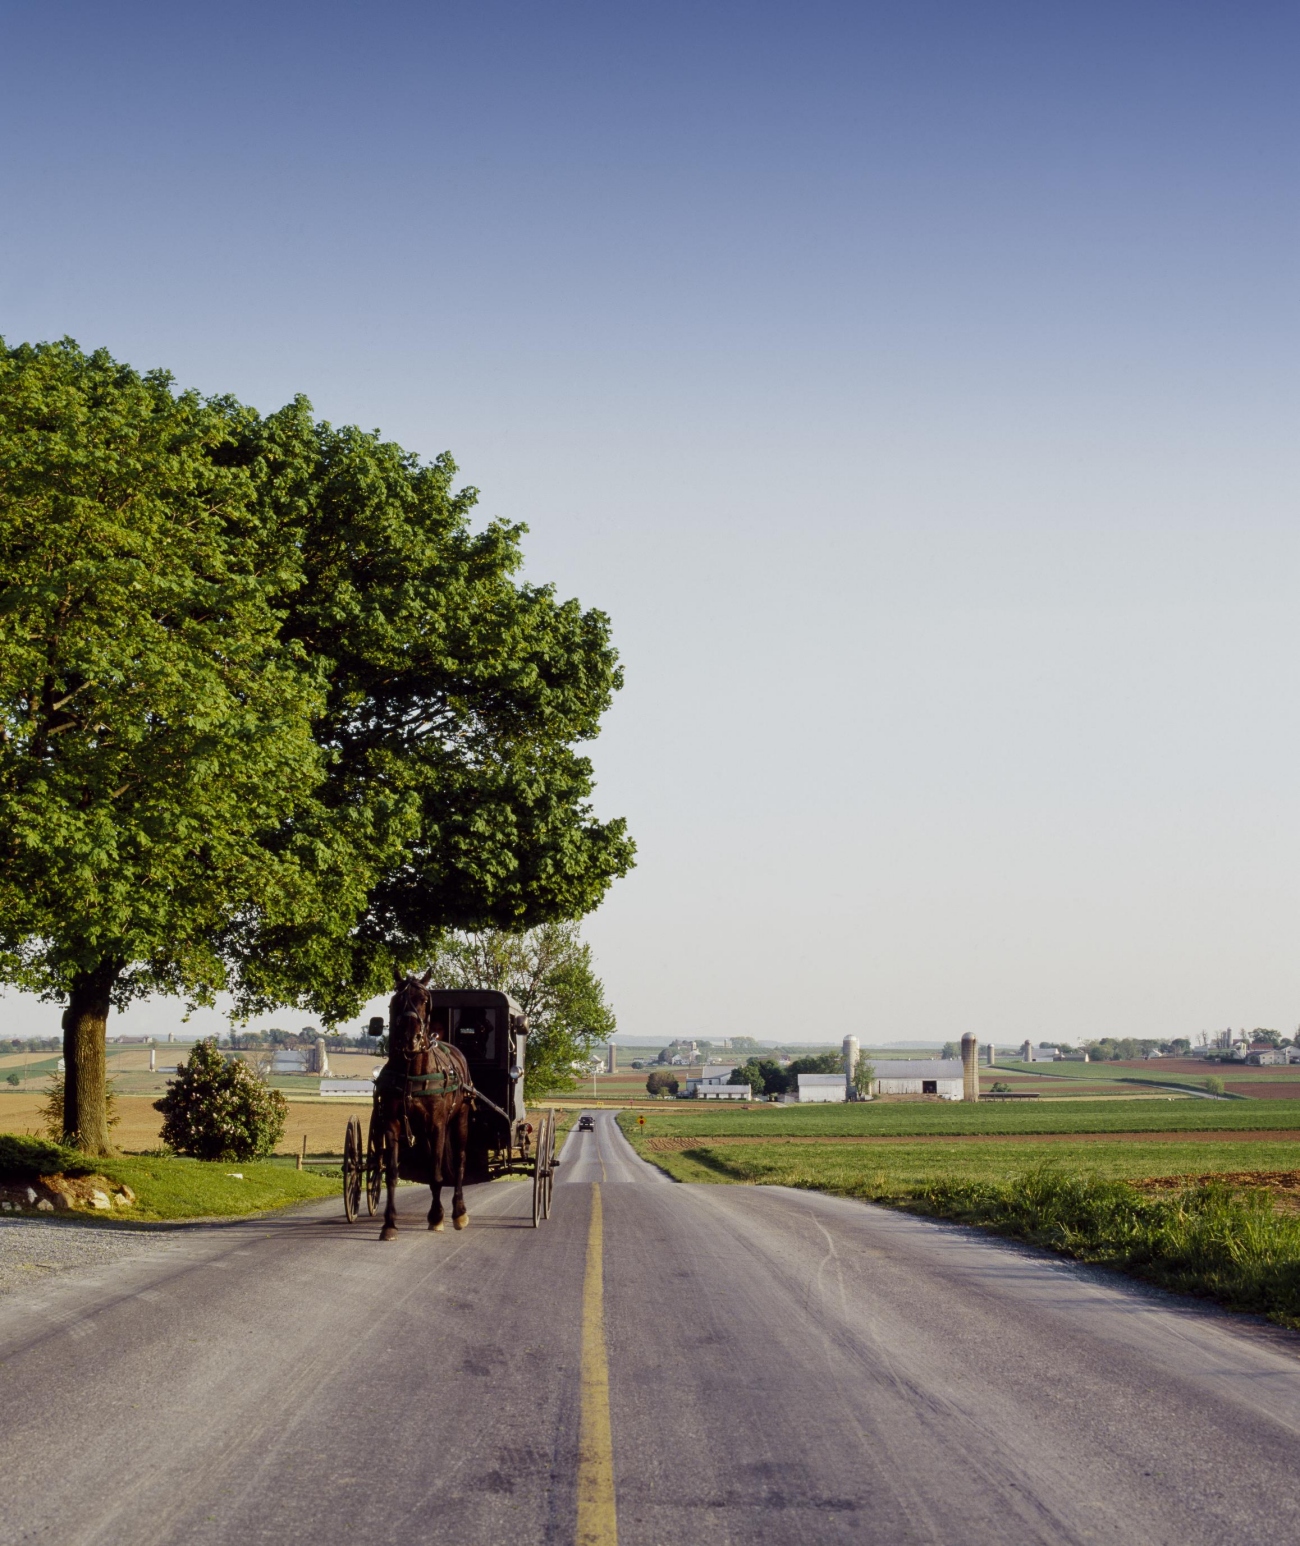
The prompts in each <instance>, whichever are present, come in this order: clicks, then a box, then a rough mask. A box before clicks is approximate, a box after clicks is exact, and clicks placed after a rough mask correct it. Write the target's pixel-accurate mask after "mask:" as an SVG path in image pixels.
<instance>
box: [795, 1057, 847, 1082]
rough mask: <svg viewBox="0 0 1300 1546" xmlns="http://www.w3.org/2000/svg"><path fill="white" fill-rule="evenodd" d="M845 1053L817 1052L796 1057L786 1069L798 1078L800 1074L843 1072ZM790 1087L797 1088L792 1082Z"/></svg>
mask: <svg viewBox="0 0 1300 1546" xmlns="http://www.w3.org/2000/svg"><path fill="white" fill-rule="evenodd" d="M843 1072H844V1055H843V1054H842V1053H840V1052H817V1053H813V1054H812V1055H811V1056H809V1057H801V1058H795V1059H793V1061H792V1062H791V1063H790V1065H789V1066H788V1067H787V1069H786V1073H787V1075H790V1076H792V1077H793V1078H794V1079H797V1078H798V1076H799V1075H800V1074H842V1073H843ZM789 1088H791V1089H794V1088H796V1085H795V1084H793V1083H792V1084H791V1085H790V1086H789Z"/></svg>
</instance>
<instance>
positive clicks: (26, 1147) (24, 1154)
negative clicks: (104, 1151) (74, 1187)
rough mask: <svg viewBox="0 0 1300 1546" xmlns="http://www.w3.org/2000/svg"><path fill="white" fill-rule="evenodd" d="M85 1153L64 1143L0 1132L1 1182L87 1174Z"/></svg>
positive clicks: (87, 1167)
mask: <svg viewBox="0 0 1300 1546" xmlns="http://www.w3.org/2000/svg"><path fill="white" fill-rule="evenodd" d="M84 1161H85V1156H84V1155H81V1154H78V1153H77V1151H76V1150H75V1149H67V1148H64V1147H63V1145H62V1144H58V1143H49V1142H47V1141H46V1140H45V1139H44V1138H29V1137H23V1136H20V1135H19V1134H18V1133H0V1181H31V1180H33V1179H34V1178H35V1177H37V1176H53V1175H65V1176H77V1175H86V1174H87V1173H88V1172H89V1169H90V1167H89V1166H88V1165H86V1164H85V1163H84Z"/></svg>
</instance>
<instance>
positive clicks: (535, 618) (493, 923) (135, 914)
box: [0, 340, 633, 1141]
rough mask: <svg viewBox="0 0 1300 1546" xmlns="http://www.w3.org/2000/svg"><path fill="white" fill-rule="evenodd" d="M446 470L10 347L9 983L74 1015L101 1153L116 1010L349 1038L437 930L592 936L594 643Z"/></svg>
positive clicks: (2, 753)
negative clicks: (217, 1018)
mask: <svg viewBox="0 0 1300 1546" xmlns="http://www.w3.org/2000/svg"><path fill="white" fill-rule="evenodd" d="M455 472H456V469H455V465H454V463H453V462H452V461H451V459H450V458H449V457H441V458H439V459H438V460H437V461H436V462H434V463H433V464H431V465H421V464H420V462H419V461H418V459H417V458H415V457H414V456H412V455H410V454H409V453H407V452H405V451H403V450H402V449H401V448H400V447H398V446H395V445H393V444H391V443H388V442H385V441H383V440H381V439H380V438H379V436H378V435H377V434H365V433H363V432H361V431H360V430H357V429H351V428H344V429H335V428H333V427H332V426H330V425H328V424H324V423H320V422H317V421H316V420H315V419H314V418H313V416H312V413H311V409H310V405H309V404H308V403H307V402H306V401H305V400H303V399H301V398H300V399H297V400H295V401H294V402H293V403H291V404H290V405H289V406H288V407H286V408H284V409H283V410H281V411H280V412H278V413H274V414H271V415H269V416H268V417H265V418H263V417H260V416H259V415H258V414H257V413H255V412H254V411H252V410H251V409H248V408H246V407H243V406H242V405H240V404H239V403H237V402H235V401H234V400H233V399H231V398H214V399H207V400H204V399H201V398H200V397H199V396H198V395H196V394H195V393H193V392H184V393H179V394H178V393H176V392H175V391H174V390H173V384H172V381H171V378H170V377H168V376H167V375H166V374H165V373H164V372H152V373H150V374H148V375H144V376H141V375H139V374H137V373H136V372H134V371H132V370H130V369H129V368H127V367H125V366H122V365H119V364H118V363H117V362H116V361H114V360H113V359H111V358H110V357H109V356H108V355H107V354H106V353H104V352H103V351H100V352H97V353H95V354H91V355H86V354H83V353H82V352H81V351H80V350H79V349H78V348H77V347H76V345H75V344H74V343H72V342H71V341H68V340H65V341H64V342H62V343H59V344H53V345H39V346H29V345H20V346H18V347H16V348H8V347H6V346H5V345H3V343H0V981H5V982H9V983H13V984H15V985H17V986H19V987H22V988H25V989H30V990H35V991H38V992H41V993H44V994H46V995H48V996H50V997H52V998H56V999H69V998H70V999H71V1002H72V1004H73V1006H74V1007H75V1014H74V1015H73V1016H72V1020H73V1022H74V1024H73V1025H70V1026H69V1027H68V1030H69V1035H70V1036H71V1037H72V1038H73V1040H72V1042H71V1043H70V1046H71V1047H72V1049H73V1050H72V1054H71V1055H72V1061H71V1062H70V1063H69V1074H70V1078H71V1079H72V1081H73V1082H72V1083H70V1085H69V1109H70V1110H71V1111H74V1112H78V1113H80V1114H81V1116H82V1117H83V1119H84V1120H85V1121H87V1122H90V1123H91V1124H92V1125H96V1126H98V1127H99V1128H100V1129H102V1122H97V1121H96V1113H95V1112H94V1111H93V1110H90V1109H89V1106H88V1108H87V1109H86V1111H84V1112H82V1110H81V1101H82V1095H83V1091H84V1092H85V1098H86V1100H87V1102H89V1105H91V1106H93V1104H94V1103H95V1101H96V1100H97V1099H98V1095H97V1093H96V1092H97V1090H98V1083H97V1077H98V1076H97V1074H96V1073H95V1071H94V1070H92V1069H90V1068H89V1065H88V1064H87V1066H86V1067H84V1068H83V1061H84V1060H88V1059H91V1058H92V1053H93V1056H95V1057H97V1058H98V1059H99V1060H100V1061H101V1062H102V1041H103V1029H102V1026H103V1016H104V1014H105V1013H106V1012H107V1007H108V1005H109V1004H110V1003H111V1004H113V1005H116V1006H118V1007H121V1006H123V1005H125V1004H126V1003H127V1002H129V1001H130V1000H131V999H133V998H135V997H138V996H140V995H144V994H148V993H151V992H154V991H162V992H168V993H177V994H183V995H185V996H187V997H188V998H189V999H190V1000H191V1001H192V1002H197V1003H210V1002H212V1001H213V999H214V997H215V995H216V994H217V993H218V992H219V991H222V990H226V991H229V992H230V993H231V994H232V995H233V997H234V1001H235V1004H236V1008H237V1010H238V1012H240V1013H241V1014H242V1013H248V1012H252V1011H260V1010H268V1009H270V1008H272V1007H274V1006H276V1005H291V1004H292V1005H299V1006H301V1007H304V1008H307V1009H310V1010H312V1011H314V1012H316V1013H318V1014H319V1015H320V1016H321V1017H322V1018H323V1019H324V1020H325V1021H326V1022H327V1023H331V1024H333V1023H337V1022H338V1021H340V1020H342V1019H344V1018H346V1017H348V1016H349V1015H352V1014H354V1013H355V1012H356V1011H357V1009H358V1007H359V1006H360V1004H361V1003H362V1002H364V1001H365V1000H366V999H367V998H369V997H372V996H373V995H374V994H376V993H377V992H379V991H382V990H383V989H384V988H385V987H386V986H387V985H388V983H389V982H390V981H391V970H392V968H393V966H394V965H397V966H401V967H407V966H410V965H413V964H416V963H418V962H422V961H423V960H424V959H426V958H427V957H428V955H430V954H431V953H432V952H433V951H434V949H435V947H436V946H437V943H438V941H439V938H440V937H441V935H442V934H443V933H444V932H445V931H446V930H447V929H449V928H474V929H481V928H488V927H492V928H504V929H509V930H512V931H516V932H518V931H523V930H527V929H530V928H533V927H536V926H538V925H540V924H542V923H547V922H554V921H558V920H562V919H567V918H575V917H578V916H580V915H581V914H583V913H585V912H586V911H588V910H590V909H591V908H592V907H594V906H595V905H596V904H597V902H598V901H599V900H600V898H601V897H602V896H603V894H604V892H605V890H606V889H607V887H608V886H609V884H610V883H611V881H612V880H613V879H614V878H615V877H616V876H619V875H621V874H623V873H625V872H626V871H627V870H628V868H629V867H630V866H631V863H632V854H633V848H632V844H631V842H630V840H629V839H628V837H627V835H626V832H625V830H624V825H623V823H622V822H620V821H612V822H606V823H602V822H599V821H597V820H595V819H594V817H593V815H592V813H591V808H590V804H589V800H590V795H591V791H592V770H591V765H590V763H589V761H588V760H587V759H586V758H585V757H582V756H580V755H579V754H578V753H577V751H576V750H575V747H576V746H577V745H578V744H579V743H581V742H583V741H586V740H589V739H591V738H592V737H594V736H595V735H596V733H597V731H598V729H599V723H600V718H601V715H602V714H603V713H604V711H605V709H606V707H607V706H608V704H609V702H610V698H611V695H612V693H613V692H614V691H615V690H616V689H617V688H618V687H619V686H620V685H621V675H620V672H619V669H618V665H617V659H616V656H615V653H614V650H613V648H612V646H611V644H610V641H609V624H608V620H607V619H606V618H605V617H604V616H603V614H601V613H599V612H593V611H585V612H584V611H583V610H582V609H581V608H580V607H579V606H578V604H577V603H576V602H573V601H565V602H561V601H557V600H556V598H555V596H554V594H553V592H552V591H551V590H550V589H548V588H546V587H538V586H533V585H528V584H524V583H522V582H520V581H519V580H518V579H517V578H516V575H517V572H518V570H519V568H520V566H521V564H522V554H521V549H520V541H521V538H522V535H523V531H524V528H523V527H521V526H508V525H504V524H502V523H501V522H491V523H489V524H488V525H487V526H486V527H485V528H484V529H483V530H481V531H478V532H474V531H472V530H471V528H470V524H469V523H470V515H471V511H472V509H473V505H474V502H475V499H476V494H475V491H474V490H473V489H466V488H462V489H460V490H455V489H454V488H453V482H454V478H455ZM76 1027H80V1029H79V1030H78V1029H76ZM96 1047H98V1049H99V1050H98V1051H97V1052H95V1051H94V1050H93V1049H95V1048H96ZM88 1141H89V1140H88Z"/></svg>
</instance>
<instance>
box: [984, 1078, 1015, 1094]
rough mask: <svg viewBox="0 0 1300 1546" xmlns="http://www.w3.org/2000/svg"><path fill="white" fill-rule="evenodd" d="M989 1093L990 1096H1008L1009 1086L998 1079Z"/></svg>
mask: <svg viewBox="0 0 1300 1546" xmlns="http://www.w3.org/2000/svg"><path fill="white" fill-rule="evenodd" d="M989 1093H990V1094H991V1095H1010V1093H1011V1086H1010V1085H1009V1084H1007V1083H1006V1082H1005V1080H1002V1079H998V1080H996V1081H995V1082H994V1084H993V1086H992V1087H991V1089H990V1091H989Z"/></svg>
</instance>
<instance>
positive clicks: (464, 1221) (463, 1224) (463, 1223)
mask: <svg viewBox="0 0 1300 1546" xmlns="http://www.w3.org/2000/svg"><path fill="white" fill-rule="evenodd" d="M451 1222H452V1224H453V1225H454V1226H455V1228H457V1229H465V1228H467V1227H468V1225H469V1214H468V1213H462V1214H459V1215H458V1216H457V1217H456V1218H454V1219H452V1221H451Z"/></svg>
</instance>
